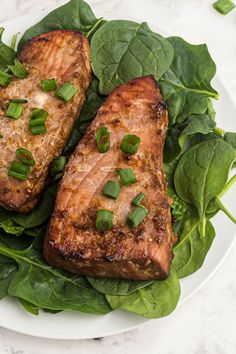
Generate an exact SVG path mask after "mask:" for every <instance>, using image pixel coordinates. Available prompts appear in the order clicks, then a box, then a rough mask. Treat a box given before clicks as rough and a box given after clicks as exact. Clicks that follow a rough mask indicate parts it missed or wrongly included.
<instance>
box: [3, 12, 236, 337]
mask: <svg viewBox="0 0 236 354" xmlns="http://www.w3.org/2000/svg"><path fill="white" fill-rule="evenodd" d="M57 7H58V6H50V7H49V8H47V9H46V10H41V11H33V12H31V13H29V14H26V15H21V16H16V17H13V18H11V19H9V20H7V21H4V22H0V26H3V27H5V26H8V24H10V23H12V22H15V21H16V22H17V21H20V20H22V19H25V18H27V16H30V17H36V16H40V15H42V16H44V15H45V14H48V13H49V12H50V11H52V10H53V9H55V8H57ZM107 17H108V19H111V20H112V19H113V20H116V19H118V18H119V19H126V20H130V21H137V22H141V21H142V19H141V17H140V18H135V17H133V16H130V15H129V14H124V13H122V12H116V13H109V15H108V16H107ZM143 21H145V20H143ZM147 23H148V25H149V26H150V27H151V28H153V29H154V30H155V31H156V30H157V31H160V32H161V33H162V34H164V35H165V36H170V34H169V33H168V32H167V31H165V30H162V29H161V28H159V27H158V26H156V25H154V24H153V23H152V22H151V21H147ZM213 80H214V81H218V82H219V84H220V85H221V86H222V87H223V89H224V91H225V93H226V94H227V96H228V97H229V98H230V100H231V101H232V104H233V106H234V108H235V111H236V103H235V99H234V98H233V97H232V95H231V93H230V91H229V90H228V88H227V86H226V85H225V83H224V81H223V80H221V78H220V77H219V75H218V74H216V76H215V78H214V79H213ZM234 236H236V235H232V241H231V243H230V245H229V246H228V248H227V250H226V252H225V253H224V255H223V256H222V257H221V259H220V260H219V262H218V263H217V265H216V266H215V267H214V269H213V270H212V271H211V272H209V274H208V276H207V277H206V278H205V279H204V280H203V281H201V282H200V283H199V285H198V286H196V287H195V289H193V290H192V292H191V293H190V294H188V295H187V296H186V297H185V298H184V299H180V301H179V303H178V305H177V307H176V309H175V310H174V311H176V310H177V309H178V308H179V307H180V306H182V305H183V304H184V303H185V302H187V301H189V300H190V298H192V297H193V296H194V295H195V294H196V293H198V292H199V291H200V290H201V289H202V288H203V287H204V286H205V285H206V283H207V282H208V281H209V280H210V279H211V278H212V277H213V276H214V275H215V273H216V272H217V271H218V269H219V268H220V267H221V266H222V264H223V262H224V261H225V259H226V258H227V257H228V255H229V254H230V252H231V251H232V249H233V247H234V246H235V243H236V239H235V237H234ZM195 273H197V272H195ZM195 273H193V274H191V275H189V276H188V277H186V278H189V277H191V276H194V274H195ZM181 280H182V279H180V283H181ZM1 301H4V299H3V300H1ZM116 311H117V310H116ZM116 311H114V312H116ZM0 312H1V309H0ZM68 312H69V311H68ZM122 312H123V313H124V315H125V312H124V311H122ZM104 316H106V315H104ZM137 317H139V318H141V319H142V320H143V321H142V322H141V323H137V324H135V325H132V326H128V327H126V328H124V329H120V330H112V331H106V334H103V335H101V336H98V337H93V336H92V337H91V336H89V335H88V336H83V337H75V336H71V337H70V336H68V335H67V336H65V337H63V336H62V335H61V334H60V335H59V334H56V333H54V335H52V334H49V335H43V334H36V333H33V331H32V332H30V331H28V332H26V331H25V330H24V329H21V328H17V329H16V328H15V327H14V326H10V325H6V324H4V325H3V324H1V322H0V328H4V329H7V330H10V331H12V332H15V333H20V334H23V335H27V336H30V337H36V338H42V339H52V340H88V339H94V338H100V337H108V336H112V335H118V334H121V333H125V332H128V331H132V330H135V329H137V328H139V327H141V326H144V325H146V324H148V323H150V322H154V321H158V320H159V319H145V318H142V317H140V316H138V315H137Z"/></svg>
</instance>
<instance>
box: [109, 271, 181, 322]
mask: <svg viewBox="0 0 236 354" xmlns="http://www.w3.org/2000/svg"><path fill="white" fill-rule="evenodd" d="M179 296H180V284H179V280H178V278H177V275H176V273H175V272H174V271H173V270H172V271H171V273H170V275H169V277H168V278H167V279H166V280H161V281H155V282H154V283H153V284H151V285H148V286H146V287H145V288H142V289H139V290H137V291H135V292H133V293H132V294H129V295H126V296H111V295H106V298H107V301H108V303H109V304H110V306H111V307H112V309H114V310H116V309H122V310H126V311H129V312H134V313H136V314H138V315H140V316H144V317H147V318H159V317H163V316H167V315H169V314H170V313H171V312H172V311H174V309H175V307H176V305H177V303H178V300H179Z"/></svg>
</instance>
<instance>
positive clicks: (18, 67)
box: [8, 59, 29, 79]
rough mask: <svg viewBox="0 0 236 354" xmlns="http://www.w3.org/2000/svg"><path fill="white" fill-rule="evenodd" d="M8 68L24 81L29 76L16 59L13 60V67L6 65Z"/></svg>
mask: <svg viewBox="0 0 236 354" xmlns="http://www.w3.org/2000/svg"><path fill="white" fill-rule="evenodd" d="M8 68H9V69H10V70H11V72H12V73H13V74H14V75H15V76H16V77H18V78H19V79H24V78H26V77H27V76H28V75H29V72H28V70H27V69H26V68H25V67H24V65H23V64H22V63H21V62H20V61H19V60H18V59H15V60H14V65H8Z"/></svg>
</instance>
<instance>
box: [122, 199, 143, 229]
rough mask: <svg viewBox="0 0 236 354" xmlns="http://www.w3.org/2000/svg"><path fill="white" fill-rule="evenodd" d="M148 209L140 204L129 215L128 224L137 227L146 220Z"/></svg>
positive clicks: (133, 227)
mask: <svg viewBox="0 0 236 354" xmlns="http://www.w3.org/2000/svg"><path fill="white" fill-rule="evenodd" d="M147 214H148V211H147V209H146V208H144V206H142V205H139V206H137V207H136V208H134V209H133V210H131V212H130V213H129V215H128V218H127V223H128V225H129V226H130V227H131V228H132V229H135V228H136V227H137V226H138V225H139V224H141V222H142V221H143V220H144V218H145V217H146V216H147Z"/></svg>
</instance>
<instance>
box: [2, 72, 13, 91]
mask: <svg viewBox="0 0 236 354" xmlns="http://www.w3.org/2000/svg"><path fill="white" fill-rule="evenodd" d="M11 79H12V76H11V75H9V74H7V73H5V71H2V70H0V86H3V87H6V86H7V85H9V84H10V82H11Z"/></svg>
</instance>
